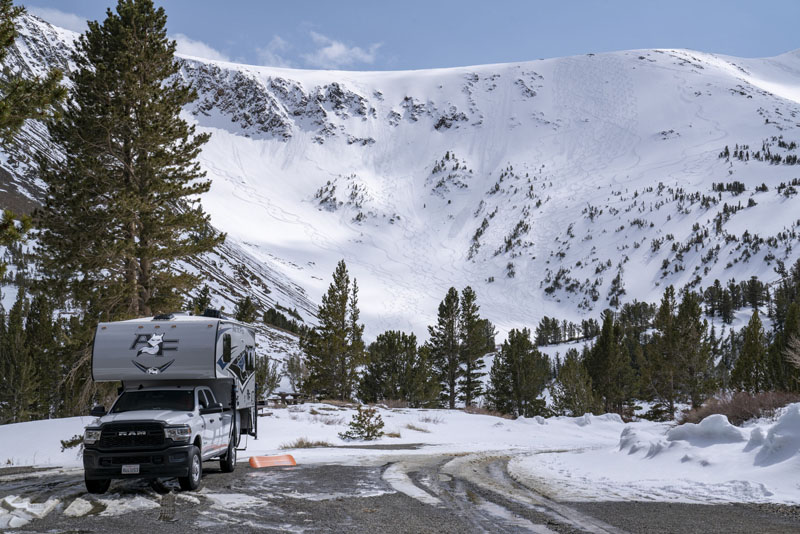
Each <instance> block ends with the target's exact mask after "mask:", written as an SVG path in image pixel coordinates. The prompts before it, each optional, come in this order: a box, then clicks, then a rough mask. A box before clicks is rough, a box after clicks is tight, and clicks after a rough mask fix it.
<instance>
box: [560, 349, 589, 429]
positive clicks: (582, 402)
mask: <svg viewBox="0 0 800 534" xmlns="http://www.w3.org/2000/svg"><path fill="white" fill-rule="evenodd" d="M552 394H553V411H554V412H555V413H556V414H558V415H572V416H576V417H577V416H579V415H583V414H585V413H590V412H592V411H593V410H594V409H595V399H594V394H593V392H592V379H591V377H590V376H589V373H588V372H587V371H586V367H584V365H583V362H582V361H581V359H580V356H579V354H578V351H577V350H575V349H569V350H568V351H567V354H566V355H565V356H564V362H563V363H562V364H561V367H560V368H559V371H558V377H557V378H556V380H555V383H554V386H553V392H552Z"/></svg>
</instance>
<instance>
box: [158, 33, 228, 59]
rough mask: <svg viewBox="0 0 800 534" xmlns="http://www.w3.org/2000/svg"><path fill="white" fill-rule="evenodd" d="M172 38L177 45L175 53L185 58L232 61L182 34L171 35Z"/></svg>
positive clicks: (204, 44)
mask: <svg viewBox="0 0 800 534" xmlns="http://www.w3.org/2000/svg"><path fill="white" fill-rule="evenodd" d="M170 38H172V39H175V43H176V44H177V47H176V48H175V51H176V52H177V53H179V54H182V55H184V56H194V57H200V58H203V59H212V60H215V61H230V58H229V57H228V56H226V55H225V54H223V53H222V52H220V51H219V50H216V49H215V48H212V47H210V46H209V45H207V44H206V43H204V42H203V41H197V40H195V39H192V38H191V37H187V36H186V35H184V34H182V33H176V34H175V35H171V36H170Z"/></svg>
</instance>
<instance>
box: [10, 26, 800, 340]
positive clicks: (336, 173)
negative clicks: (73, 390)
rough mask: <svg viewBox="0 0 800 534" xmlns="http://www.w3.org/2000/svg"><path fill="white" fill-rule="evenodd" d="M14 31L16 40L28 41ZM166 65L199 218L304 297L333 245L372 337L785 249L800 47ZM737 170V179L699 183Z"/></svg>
mask: <svg viewBox="0 0 800 534" xmlns="http://www.w3.org/2000/svg"><path fill="white" fill-rule="evenodd" d="M27 20H28V21H29V22H30V24H31V25H34V24H35V25H38V26H40V27H41V26H43V25H45V23H42V22H40V21H37V20H36V19H34V18H28V19H27ZM29 34H30V32H29V33H28V34H25V35H24V36H23V37H22V38H21V41H23V44H22V45H20V47H21V48H23V47H27V48H28V49H33V48H36V47H37V46H39V45H38V44H37V43H38V42H39V41H37V40H36V39H34V38H33V37H31V36H30V35H29ZM64 35H66V34H64ZM26 39H27V41H26ZM64 39H65V40H67V37H64ZM182 72H183V76H185V78H186V79H187V80H188V81H190V82H192V83H193V84H194V85H195V87H196V88H197V89H198V92H199V94H200V99H199V100H198V101H197V102H196V103H194V104H193V105H191V106H190V107H188V108H187V109H186V110H185V114H186V117H187V118H190V119H191V120H193V121H196V123H197V124H198V126H199V128H200V129H201V130H204V131H209V132H211V133H212V134H213V135H212V138H211V141H210V142H209V143H208V145H207V146H206V148H205V149H204V151H203V153H202V155H201V161H202V164H203V166H204V167H205V168H206V169H207V171H208V175H209V177H210V178H211V179H212V180H213V185H212V189H211V191H210V192H209V193H208V194H207V195H206V196H205V197H204V198H203V204H204V207H205V208H206V209H207V210H208V211H209V213H210V214H211V217H212V221H213V223H214V224H215V226H217V227H218V228H220V229H221V230H223V231H225V232H227V233H228V235H229V238H230V240H231V241H232V242H234V243H236V244H237V246H240V247H242V249H243V250H245V251H246V252H247V253H248V254H249V255H250V256H252V257H253V258H256V259H257V260H259V261H262V262H265V263H266V264H268V265H269V266H270V268H272V269H274V270H275V271H277V272H279V273H280V274H281V276H283V277H286V279H288V280H291V281H292V282H293V283H295V284H296V285H298V286H299V287H302V288H305V289H306V290H307V291H308V293H309V295H310V297H311V300H315V301H318V299H319V297H320V296H321V294H322V292H323V291H324V290H325V288H326V287H327V285H328V283H329V282H330V274H331V272H332V271H333V269H334V267H335V264H336V262H337V261H338V260H339V259H341V258H344V259H345V260H346V262H347V264H348V267H349V269H350V271H351V274H352V275H353V276H355V277H357V278H358V281H359V286H360V288H361V294H360V305H361V309H362V319H363V320H364V321H365V323H366V325H367V336H368V337H373V336H374V335H376V334H377V333H379V332H381V331H383V330H385V329H388V328H393V329H405V330H413V331H415V332H416V333H417V334H418V335H420V336H422V337H423V338H424V337H426V330H425V326H426V325H427V324H430V323H431V322H432V321H433V320H434V318H435V313H436V307H437V305H438V303H439V301H440V300H441V299H442V298H443V296H444V294H445V292H446V291H447V288H448V287H450V286H451V285H453V286H456V287H457V288H459V289H460V288H462V287H464V286H465V285H468V284H469V285H472V286H473V288H474V289H475V290H476V291H477V294H478V299H479V303H480V305H481V308H482V313H483V314H484V315H485V316H487V317H489V318H490V319H491V320H492V321H493V322H494V323H495V324H496V325H498V327H499V328H500V330H501V331H506V330H507V329H509V328H512V327H519V326H535V324H536V323H537V322H538V320H539V319H540V318H541V317H542V316H543V315H548V316H555V317H559V318H564V319H570V320H576V319H578V318H581V317H585V316H587V315H590V316H595V317H596V316H598V315H599V312H600V311H601V310H602V309H603V308H605V307H606V306H607V305H608V300H609V298H610V297H612V296H613V294H612V286H613V284H612V281H613V280H614V279H615V277H619V281H620V284H619V287H621V288H622V289H623V290H624V292H625V293H624V294H622V295H621V299H622V300H623V301H624V300H632V299H634V298H637V299H639V300H649V301H655V300H657V299H658V297H660V294H661V292H662V291H663V288H664V287H665V286H666V285H667V284H676V285H678V286H683V285H686V284H699V285H702V286H707V285H709V284H711V283H712V282H713V280H714V279H715V278H719V279H720V280H721V281H723V282H725V281H726V280H728V279H731V278H734V279H736V280H741V279H744V278H747V277H749V276H751V275H758V276H759V277H760V278H762V279H763V280H773V279H775V277H776V275H775V273H774V268H775V267H776V265H777V261H778V260H781V261H785V262H786V263H790V262H793V261H794V260H796V259H797V257H798V253H797V251H796V250H795V248H796V247H794V244H795V242H796V240H797V239H798V236H797V232H796V226H797V224H798V220H797V219H798V216H797V215H796V214H795V212H796V209H793V207H795V206H797V197H796V187H795V188H793V187H779V186H780V184H781V183H786V184H790V183H791V181H792V180H793V179H795V178H798V177H800V170H798V168H796V167H795V165H794V162H795V160H794V159H792V158H791V156H793V155H796V154H797V148H796V146H793V145H792V144H791V142H792V141H798V142H800V132H798V131H797V130H798V126H799V125H800V124H799V123H800V120H798V118H797V117H796V115H797V113H798V112H800V103H798V102H800V53H799V52H790V53H787V54H784V55H781V56H778V57H775V58H768V59H740V58H733V57H726V56H720V55H714V54H707V53H701V52H694V51H687V50H637V51H625V52H617V53H608V54H598V55H592V54H589V55H586V56H575V57H568V58H558V59H549V60H541V61H533V62H527V63H518V64H502V65H484V66H476V67H461V68H453V69H437V70H427V71H407V72H340V71H303V70H291V69H280V68H267V67H255V66H246V65H237V64H232V63H223V62H213V61H203V60H198V59H196V58H184V59H183V71H182ZM781 136H782V138H781ZM743 145H746V146H747V148H746V149H745V150H746V153H743V154H742V156H741V159H740V158H739V156H738V154H739V152H738V148H737V146H739V147H740V146H743ZM726 146H728V147H729V156H728V157H722V158H720V157H719V155H720V153H721V152H723V151H724V149H725V147H726ZM765 151H768V152H769V154H770V156H771V158H772V159H771V160H767V159H764V158H763V157H762V156H763V155H764V153H765ZM756 152H758V153H759V157H762V160H759V159H757V158H756ZM735 154H736V155H735ZM775 155H780V156H781V162H780V163H778V162H777V160H776V159H775ZM787 155H788V156H790V158H789V160H788V161H789V163H790V164H786V163H785V161H786V160H785V157H786V156H787ZM734 181H738V182H741V183H743V184H744V186H745V191H744V192H741V193H738V194H737V193H736V192H735V191H722V192H718V191H714V190H713V188H712V184H714V183H723V184H727V183H732V182H734ZM762 183H763V184H765V185H766V186H767V190H766V191H758V192H757V191H756V190H755V188H756V186H759V185H761V184H762ZM798 187H800V186H798ZM30 190H31V191H33V189H32V188H30ZM751 201H752V202H751Z"/></svg>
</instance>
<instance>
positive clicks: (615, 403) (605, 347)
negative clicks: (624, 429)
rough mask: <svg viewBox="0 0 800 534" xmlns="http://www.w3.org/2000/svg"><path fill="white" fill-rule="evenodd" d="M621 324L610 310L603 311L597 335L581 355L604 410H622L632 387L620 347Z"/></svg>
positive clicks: (625, 358)
mask: <svg viewBox="0 0 800 534" xmlns="http://www.w3.org/2000/svg"><path fill="white" fill-rule="evenodd" d="M622 335H623V332H622V326H621V325H620V323H619V322H617V321H615V320H614V313H613V312H612V311H610V310H606V311H605V312H603V325H602V327H601V329H600V335H599V336H598V338H597V341H596V342H595V344H594V346H593V347H592V349H591V350H590V351H589V353H588V354H587V357H586V359H585V365H586V370H587V371H588V372H589V376H590V377H591V379H592V385H593V386H594V389H595V394H596V397H597V399H598V402H600V403H602V407H603V409H604V410H605V411H607V412H617V413H623V407H624V405H625V404H626V403H627V402H628V401H629V400H630V399H631V396H632V393H633V390H634V389H635V384H634V379H635V376H634V374H633V370H632V369H631V365H630V360H629V358H628V356H627V355H626V354H625V352H624V351H623V346H622Z"/></svg>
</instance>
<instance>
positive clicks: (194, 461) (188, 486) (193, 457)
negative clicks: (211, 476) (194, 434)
mask: <svg viewBox="0 0 800 534" xmlns="http://www.w3.org/2000/svg"><path fill="white" fill-rule="evenodd" d="M202 477H203V460H202V458H200V449H198V448H197V447H192V450H191V452H190V453H189V476H185V477H178V484H180V486H181V489H182V490H183V491H194V490H196V489H197V488H199V487H200V479H201V478H202Z"/></svg>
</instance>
